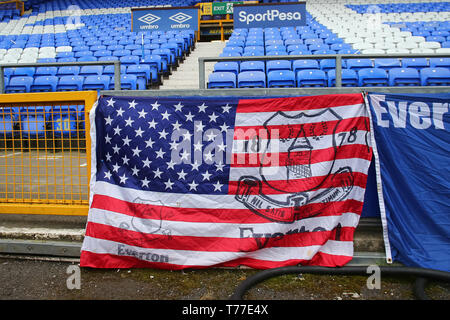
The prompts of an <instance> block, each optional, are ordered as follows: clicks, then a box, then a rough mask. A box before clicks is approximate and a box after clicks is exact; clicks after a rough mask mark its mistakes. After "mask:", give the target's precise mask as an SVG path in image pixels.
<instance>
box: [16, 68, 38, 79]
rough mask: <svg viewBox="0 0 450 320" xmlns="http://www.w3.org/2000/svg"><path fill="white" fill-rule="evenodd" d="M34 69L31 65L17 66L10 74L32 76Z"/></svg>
mask: <svg viewBox="0 0 450 320" xmlns="http://www.w3.org/2000/svg"><path fill="white" fill-rule="evenodd" d="M35 71H36V69H35V68H33V67H18V68H15V69H14V73H13V74H12V75H11V76H10V78H13V77H32V76H34V73H35Z"/></svg>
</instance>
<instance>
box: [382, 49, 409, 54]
mask: <svg viewBox="0 0 450 320" xmlns="http://www.w3.org/2000/svg"><path fill="white" fill-rule="evenodd" d="M386 53H387V54H389V53H393V54H397V53H398V54H408V53H410V51H409V50H408V49H402V48H392V49H387V50H386Z"/></svg>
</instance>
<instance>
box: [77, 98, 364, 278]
mask: <svg viewBox="0 0 450 320" xmlns="http://www.w3.org/2000/svg"><path fill="white" fill-rule="evenodd" d="M234 124H235V125H234V134H233V136H232V138H233V141H232V143H229V146H230V147H231V148H232V150H230V152H229V155H230V156H229V157H228V163H226V165H228V166H229V167H230V169H229V177H228V192H227V193H224V194H198V193H195V194H193V193H172V192H169V191H168V192H156V191H148V190H139V189H134V188H125V187H123V186H120V184H119V185H118V184H113V183H109V182H107V181H96V182H95V183H93V187H92V190H91V192H92V194H93V198H92V203H91V207H90V210H89V215H88V223H87V227H86V235H85V239H84V242H83V247H82V252H81V260H80V265H81V266H87V267H99V268H131V267H139V268H141V267H151V268H163V269H173V270H175V269H183V268H207V267H213V266H214V267H219V266H227V267H233V266H239V265H245V266H249V267H252V268H257V269H266V268H275V267H282V266H290V265H297V264H302V265H320V266H329V267H334V266H342V265H345V264H346V263H348V262H349V261H350V260H351V259H352V257H353V234H354V231H355V228H356V227H357V225H358V222H359V218H360V214H361V212H362V207H363V200H364V192H365V187H366V180H367V172H368V168H369V165H370V161H371V157H372V148H371V146H370V139H369V115H368V111H367V109H366V107H365V105H364V99H363V97H362V95H361V94H343V95H323V96H308V97H289V98H276V99H243V100H240V101H239V104H238V107H237V110H236V113H235V120H234ZM97 139H98V137H97ZM92 168H94V170H95V166H92ZM150 183H151V182H150ZM132 199H146V201H140V200H138V201H136V200H134V201H133V200H132Z"/></svg>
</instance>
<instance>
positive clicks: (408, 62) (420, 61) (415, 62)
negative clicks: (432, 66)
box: [402, 58, 428, 70]
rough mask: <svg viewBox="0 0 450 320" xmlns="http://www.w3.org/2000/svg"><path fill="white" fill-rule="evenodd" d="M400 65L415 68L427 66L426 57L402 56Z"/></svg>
mask: <svg viewBox="0 0 450 320" xmlns="http://www.w3.org/2000/svg"><path fill="white" fill-rule="evenodd" d="M402 67H403V68H415V69H417V70H420V69H422V68H428V60H427V58H403V59H402Z"/></svg>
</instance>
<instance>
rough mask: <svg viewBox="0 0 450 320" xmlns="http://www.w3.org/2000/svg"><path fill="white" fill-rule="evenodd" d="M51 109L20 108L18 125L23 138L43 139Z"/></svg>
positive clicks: (39, 107) (36, 107)
mask: <svg viewBox="0 0 450 320" xmlns="http://www.w3.org/2000/svg"><path fill="white" fill-rule="evenodd" d="M50 108H51V107H49V106H45V107H44V106H33V107H31V106H30V107H22V108H20V125H21V128H20V129H21V132H22V136H23V137H43V136H45V132H46V129H47V124H48V123H49V121H48V120H49V116H50V112H49V110H50Z"/></svg>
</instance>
